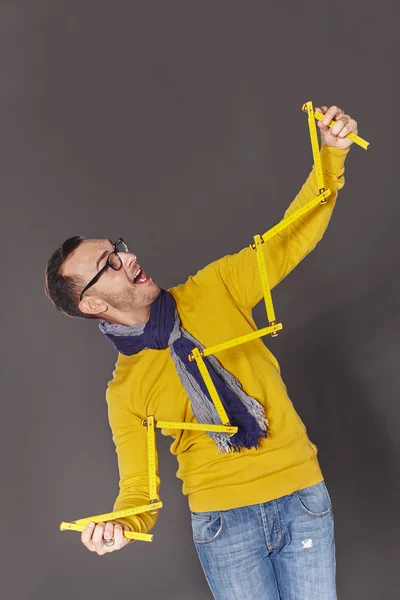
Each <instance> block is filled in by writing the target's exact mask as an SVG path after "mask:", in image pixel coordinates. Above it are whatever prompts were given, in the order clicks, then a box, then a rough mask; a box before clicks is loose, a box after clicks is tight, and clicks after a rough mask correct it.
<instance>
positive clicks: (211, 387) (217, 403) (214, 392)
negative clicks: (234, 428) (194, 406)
mask: <svg viewBox="0 0 400 600" xmlns="http://www.w3.org/2000/svg"><path fill="white" fill-rule="evenodd" d="M192 354H193V356H194V359H195V361H196V363H197V366H198V367H199V371H200V373H201V375H202V377H203V379H204V383H205V384H206V386H207V389H208V392H209V394H210V396H211V400H212V401H213V403H214V406H215V408H216V410H217V413H218V416H219V418H220V419H221V423H222V424H223V425H229V426H230V425H231V424H230V423H229V419H228V415H227V414H226V412H225V409H224V407H223V404H222V402H221V400H220V397H219V396H218V392H217V390H216V389H215V385H214V383H213V381H212V379H211V377H210V373H209V372H208V370H207V367H206V365H205V362H204V360H203V359H202V357H201V354H200V350H199V349H198V348H194V349H193V351H192Z"/></svg>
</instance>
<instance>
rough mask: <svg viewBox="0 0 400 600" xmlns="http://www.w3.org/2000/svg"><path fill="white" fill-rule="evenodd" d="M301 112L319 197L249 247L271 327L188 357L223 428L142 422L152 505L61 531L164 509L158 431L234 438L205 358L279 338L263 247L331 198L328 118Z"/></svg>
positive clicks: (309, 107)
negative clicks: (324, 126) (324, 149)
mask: <svg viewBox="0 0 400 600" xmlns="http://www.w3.org/2000/svg"><path fill="white" fill-rule="evenodd" d="M302 110H303V111H304V112H306V113H307V114H308V126H309V131H310V140H311V148H312V154H313V159H314V171H315V175H316V180H317V186H318V191H319V193H318V195H317V196H316V197H315V198H314V199H312V200H310V201H309V202H307V204H305V205H304V206H302V207H301V208H299V209H298V210H297V211H296V212H294V213H293V214H292V215H290V216H289V217H286V218H285V219H282V220H281V221H280V222H279V223H278V224H277V225H275V226H274V227H272V229H269V230H268V231H267V232H265V233H264V234H263V235H262V236H260V235H258V234H257V235H255V236H254V242H253V243H251V244H250V248H252V249H253V250H255V251H256V252H257V262H258V268H259V272H260V278H261V284H262V290H263V295H264V301H265V307H266V312H267V318H268V323H269V326H268V327H264V328H262V329H258V330H257V331H254V332H252V333H249V334H246V335H243V336H240V337H237V338H235V339H232V340H228V341H226V342H222V343H220V344H217V345H215V346H210V347H209V348H205V349H204V350H199V349H198V348H194V349H193V350H192V352H191V354H190V355H189V360H190V361H193V360H195V361H196V364H197V366H198V369H199V371H200V373H201V376H202V377H203V380H204V383H205V385H206V387H207V390H208V392H209V394H210V398H211V400H212V401H213V403H214V406H215V408H216V410H217V413H218V416H219V418H220V420H221V425H218V424H217V425H215V424H207V423H188V422H187V423H179V422H175V421H157V422H155V420H154V416H148V417H147V418H146V419H144V420H143V422H142V425H143V426H144V427H146V428H147V453H148V479H149V503H148V504H144V505H142V506H136V507H134V508H130V509H126V510H120V511H115V512H110V513H105V514H102V515H95V516H94V517H86V518H85V519H79V520H78V521H74V522H72V523H67V522H62V523H61V525H60V529H61V531H65V530H72V531H83V530H84V528H85V527H86V524H87V523H88V522H89V521H93V522H95V523H100V522H106V521H113V520H115V519H118V518H123V517H129V516H130V515H135V514H140V513H145V512H149V513H150V514H154V513H156V512H157V511H158V510H159V509H160V508H161V507H162V502H161V501H160V500H159V498H158V495H157V465H156V441H155V428H162V429H182V430H198V431H204V432H207V431H214V432H225V433H227V434H228V435H229V436H232V435H235V433H237V430H238V428H237V427H235V426H232V425H231V424H230V422H229V418H228V415H227V414H226V411H225V408H224V406H223V404H222V402H221V399H220V398H219V396H218V392H217V390H216V388H215V386H214V383H213V381H212V379H211V376H210V374H209V372H208V369H207V366H206V363H205V362H204V360H203V357H206V356H210V355H211V354H217V353H218V352H221V351H222V350H226V349H228V348H233V347H234V346H238V345H239V344H245V343H246V342H250V341H252V340H255V339H257V338H260V337H263V336H265V335H269V334H271V337H276V336H277V335H278V331H280V330H281V329H282V327H283V326H282V323H277V322H276V317H275V310H274V305H273V302H272V296H271V289H270V286H269V280H268V273H267V266H266V263H265V257H264V254H263V251H262V244H263V243H265V242H266V241H267V240H269V239H271V238H272V237H274V236H275V235H276V234H277V233H279V232H280V231H282V230H283V229H285V228H286V227H288V226H289V225H291V223H293V222H294V221H296V220H297V219H299V218H300V217H302V216H303V215H305V214H306V213H307V212H309V211H310V210H312V209H313V208H315V207H316V206H317V205H321V204H325V203H326V201H327V198H328V197H329V196H330V194H331V191H330V190H329V189H328V188H326V187H325V184H324V177H323V171H322V165H321V157H320V152H319V144H318V136H317V128H316V125H315V120H318V121H322V120H323V119H324V117H325V115H323V114H322V113H320V112H317V111H314V109H313V104H312V102H311V101H310V102H306V103H305V104H303V106H302ZM334 124H335V123H334V122H331V123H330V124H329V127H333V126H334ZM346 137H348V138H349V139H351V140H352V141H353V142H354V143H356V144H358V145H359V146H361V147H362V148H364V149H365V150H367V148H368V146H369V142H367V141H366V140H364V139H363V138H361V137H359V136H358V135H355V134H353V133H349V134H348V135H347V136H346ZM124 536H125V537H127V538H129V539H134V540H142V541H146V542H151V541H152V539H153V536H152V535H151V534H147V533H137V532H133V531H124Z"/></svg>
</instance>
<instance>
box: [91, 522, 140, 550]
mask: <svg viewBox="0 0 400 600" xmlns="http://www.w3.org/2000/svg"><path fill="white" fill-rule="evenodd" d="M111 539H113V540H114V544H113V545H112V546H106V545H105V544H104V542H105V540H111ZM81 541H82V543H83V545H84V546H86V548H87V549H88V550H90V551H91V552H97V554H99V555H100V556H102V555H104V554H109V553H110V552H114V550H120V549H121V548H122V547H123V546H126V544H128V543H129V539H128V538H125V536H124V534H123V528H122V525H121V524H120V523H116V522H114V521H107V523H97V524H95V523H92V524H91V523H88V524H87V525H86V527H85V529H84V530H83V531H82V535H81Z"/></svg>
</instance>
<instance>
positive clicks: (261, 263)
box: [254, 235, 278, 337]
mask: <svg viewBox="0 0 400 600" xmlns="http://www.w3.org/2000/svg"><path fill="white" fill-rule="evenodd" d="M263 243H264V242H263V239H262V238H261V236H260V235H255V236H254V245H255V247H256V252H257V261H258V269H259V271H260V278H261V286H262V289H263V294H264V300H265V307H266V309H267V317H268V321H269V324H270V326H271V325H275V324H276V317H275V311H274V305H273V302H272V296H271V288H270V287H269V282H268V274H267V265H266V263H265V257H264V254H263V251H262V247H261V246H262V244H263ZM277 335H278V332H277V331H273V332H272V337H276V336H277Z"/></svg>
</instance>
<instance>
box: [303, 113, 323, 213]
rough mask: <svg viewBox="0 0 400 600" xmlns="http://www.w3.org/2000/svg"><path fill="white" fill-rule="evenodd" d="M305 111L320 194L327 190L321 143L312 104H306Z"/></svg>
mask: <svg viewBox="0 0 400 600" xmlns="http://www.w3.org/2000/svg"><path fill="white" fill-rule="evenodd" d="M303 110H305V111H306V112H307V113H308V127H309V129H310V139H311V148H312V153H313V158H314V169H315V175H316V178H317V185H318V189H319V193H321V192H323V191H324V190H325V184H324V175H323V173H322V164H321V156H320V153H319V143H318V135H317V128H316V125H315V120H314V109H313V104H312V102H311V101H310V102H306V103H305V104H304V105H303ZM324 201H325V202H326V200H324Z"/></svg>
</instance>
